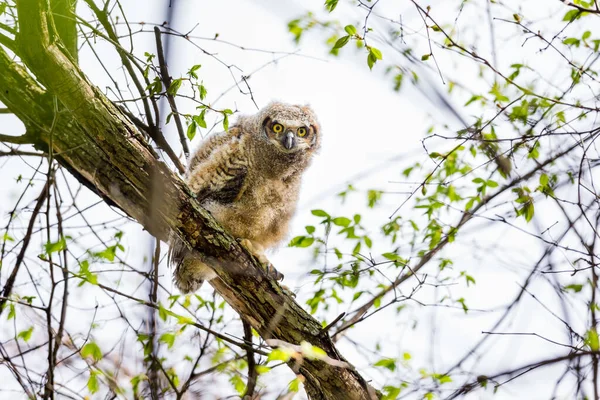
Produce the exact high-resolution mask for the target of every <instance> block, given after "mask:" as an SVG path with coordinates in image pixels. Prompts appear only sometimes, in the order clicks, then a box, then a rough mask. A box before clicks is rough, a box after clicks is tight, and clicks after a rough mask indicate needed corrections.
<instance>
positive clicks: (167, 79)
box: [154, 26, 190, 158]
mask: <svg viewBox="0 0 600 400" xmlns="http://www.w3.org/2000/svg"><path fill="white" fill-rule="evenodd" d="M160 35H161V32H160V28H159V27H158V26H155V27H154V37H155V38H156V52H157V53H158V63H159V65H160V77H161V79H162V81H163V83H164V85H165V92H166V95H167V100H168V101H169V106H171V111H172V112H173V119H175V125H177V133H178V134H179V141H180V142H181V147H182V148H183V153H184V154H185V157H186V158H189V157H190V149H189V147H188V144H187V140H186V137H185V132H184V130H183V125H182V124H181V117H180V116H179V111H177V103H175V96H173V95H172V94H171V93H169V88H170V87H171V76H170V75H169V69H168V68H167V62H166V61H165V53H164V51H163V45H162V40H161V38H160Z"/></svg>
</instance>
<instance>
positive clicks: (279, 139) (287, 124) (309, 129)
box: [259, 103, 321, 154]
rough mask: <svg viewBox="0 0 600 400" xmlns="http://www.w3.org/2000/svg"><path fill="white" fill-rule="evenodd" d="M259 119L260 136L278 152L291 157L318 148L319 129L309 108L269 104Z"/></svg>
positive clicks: (319, 141) (319, 140)
mask: <svg viewBox="0 0 600 400" xmlns="http://www.w3.org/2000/svg"><path fill="white" fill-rule="evenodd" d="M259 115H260V117H259V121H260V123H261V125H262V126H261V129H260V130H261V133H262V134H264V138H265V139H266V140H267V141H268V143H270V144H271V145H273V146H274V147H275V149H277V150H278V151H280V152H282V153H287V154H293V153H299V152H312V151H314V150H317V149H318V148H319V146H320V143H321V138H320V127H319V123H318V122H317V119H316V117H315V114H314V112H313V111H312V110H311V109H310V107H308V106H298V105H292V104H285V103H271V104H269V105H268V106H267V107H265V108H264V109H263V110H261V112H260V113H259Z"/></svg>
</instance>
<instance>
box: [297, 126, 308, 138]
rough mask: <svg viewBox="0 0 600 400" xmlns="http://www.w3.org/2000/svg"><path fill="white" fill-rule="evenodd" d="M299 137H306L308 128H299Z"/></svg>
mask: <svg viewBox="0 0 600 400" xmlns="http://www.w3.org/2000/svg"><path fill="white" fill-rule="evenodd" d="M298 136H300V137H304V136H306V128H305V127H300V128H298Z"/></svg>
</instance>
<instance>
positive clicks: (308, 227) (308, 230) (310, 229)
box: [304, 225, 315, 235]
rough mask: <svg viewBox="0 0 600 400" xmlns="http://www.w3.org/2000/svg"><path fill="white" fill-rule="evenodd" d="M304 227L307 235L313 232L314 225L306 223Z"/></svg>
mask: <svg viewBox="0 0 600 400" xmlns="http://www.w3.org/2000/svg"><path fill="white" fill-rule="evenodd" d="M304 229H306V233H308V234H309V235H312V234H313V233H315V227H314V226H312V225H307V226H305V227H304Z"/></svg>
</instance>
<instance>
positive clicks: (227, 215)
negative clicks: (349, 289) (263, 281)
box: [170, 103, 321, 293]
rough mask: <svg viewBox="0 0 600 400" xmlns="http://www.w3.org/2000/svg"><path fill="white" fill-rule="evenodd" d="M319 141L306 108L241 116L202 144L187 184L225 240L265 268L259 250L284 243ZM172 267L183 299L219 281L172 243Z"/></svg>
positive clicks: (275, 106)
mask: <svg viewBox="0 0 600 400" xmlns="http://www.w3.org/2000/svg"><path fill="white" fill-rule="evenodd" d="M320 141H321V138H320V127H319V124H318V122H317V119H316V117H315V114H314V112H313V111H312V110H311V109H310V108H309V107H308V106H298V105H291V104H284V103H271V104H269V105H268V106H267V107H265V108H264V109H262V110H261V111H259V112H258V113H257V114H255V115H253V116H244V117H240V118H239V120H238V121H237V123H236V124H235V125H234V126H232V127H231V128H230V129H229V131H227V132H221V133H218V134H213V135H211V136H209V137H208V138H206V139H205V140H204V141H203V142H202V144H201V145H200V147H199V148H198V149H197V150H196V152H195V154H194V155H193V156H192V157H191V161H190V165H189V167H188V172H187V176H186V178H187V183H188V186H189V187H190V188H191V189H192V191H193V192H194V193H196V196H197V197H198V200H199V201H200V202H201V204H202V206H203V207H204V208H206V209H207V210H208V211H210V213H211V214H212V216H213V217H214V218H215V219H216V220H217V221H218V222H219V223H220V224H221V225H222V226H223V227H224V228H225V229H226V230H227V231H229V233H231V234H232V235H233V236H234V237H236V238H238V240H240V241H241V243H242V245H244V246H245V247H246V248H247V249H248V250H250V251H251V252H253V253H254V254H255V255H256V256H257V257H258V258H259V259H260V260H261V262H263V263H264V264H265V265H270V264H268V261H267V260H266V257H265V256H264V251H265V250H266V249H269V248H272V247H274V246H276V245H277V244H279V243H280V242H281V241H282V240H283V239H284V238H285V236H286V233H287V231H288V225H289V222H290V220H291V218H292V216H293V214H294V211H295V209H296V203H297V201H298V194H299V190H300V182H301V178H302V173H303V172H304V171H305V170H306V168H307V167H308V166H309V164H310V161H311V159H312V157H313V155H314V154H315V152H316V151H317V150H318V148H319V146H320ZM170 260H171V262H172V263H173V264H174V265H175V276H174V280H175V284H176V286H177V287H178V288H179V290H181V291H182V292H183V293H188V292H194V291H196V290H198V289H199V288H200V285H202V282H203V281H205V280H210V279H212V278H214V277H215V276H216V275H215V273H214V271H213V270H212V269H211V268H210V267H209V266H207V265H206V264H204V263H203V262H202V255H201V254H198V253H197V252H193V251H192V250H190V249H188V247H187V246H186V245H185V244H184V243H183V242H182V241H181V240H179V239H178V238H177V237H175V236H173V237H172V239H171V249H170ZM268 271H270V272H271V274H272V275H273V276H274V277H276V278H280V277H282V276H281V275H280V274H279V273H277V272H276V271H275V270H274V269H268Z"/></svg>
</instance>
